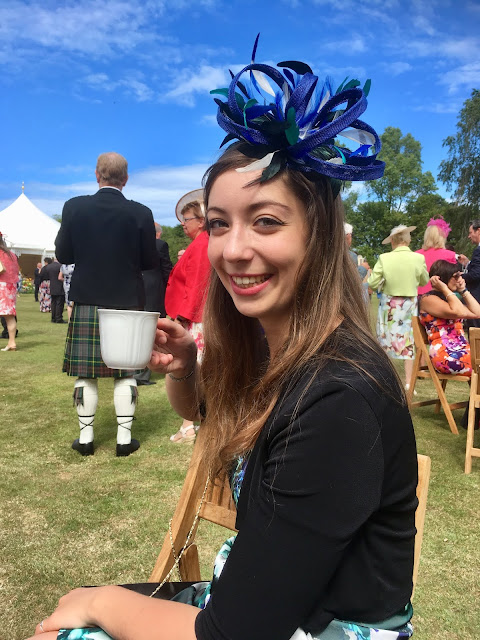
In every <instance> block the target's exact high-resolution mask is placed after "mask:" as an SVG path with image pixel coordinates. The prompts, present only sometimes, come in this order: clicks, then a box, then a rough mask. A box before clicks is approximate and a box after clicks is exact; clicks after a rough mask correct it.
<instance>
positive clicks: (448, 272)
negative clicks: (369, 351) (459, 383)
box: [419, 260, 480, 374]
mask: <svg viewBox="0 0 480 640" xmlns="http://www.w3.org/2000/svg"><path fill="white" fill-rule="evenodd" d="M459 269H460V265H459V264H452V263H451V262H447V261H446V260H437V261H436V262H434V263H433V264H432V267H431V269H430V283H431V285H432V291H429V292H428V293H425V294H424V295H423V296H422V297H421V298H420V304H419V310H420V314H419V317H420V322H421V323H422V324H423V326H424V327H425V330H426V332H427V336H428V341H429V343H430V347H429V353H430V358H431V360H432V363H433V366H434V367H435V369H436V370H437V371H439V372H440V373H461V374H467V373H471V371H472V363H471V359H470V345H469V344H468V340H467V338H466V337H465V333H464V331H463V322H462V320H464V319H465V318H478V317H480V304H479V303H478V302H477V301H476V300H475V298H474V297H473V296H472V294H471V293H470V292H469V291H468V290H467V288H466V286H465V280H464V279H463V277H462V274H461V273H460V270H459ZM457 293H459V294H460V295H461V296H462V300H460V299H459V298H458V296H457V295H456V294H457Z"/></svg>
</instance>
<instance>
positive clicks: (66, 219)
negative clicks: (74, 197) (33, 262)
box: [55, 202, 75, 264]
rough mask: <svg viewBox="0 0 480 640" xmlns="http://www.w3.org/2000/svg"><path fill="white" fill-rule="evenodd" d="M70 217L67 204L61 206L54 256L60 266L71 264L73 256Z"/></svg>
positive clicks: (73, 259)
mask: <svg viewBox="0 0 480 640" xmlns="http://www.w3.org/2000/svg"><path fill="white" fill-rule="evenodd" d="M69 223H70V215H69V210H68V202H66V203H65V204H64V205H63V211H62V223H61V225H60V229H59V231H58V234H57V237H56V239H55V255H56V256H57V260H58V261H59V262H60V263H61V264H73V263H74V262H75V256H74V251H73V243H72V236H71V233H70V228H69Z"/></svg>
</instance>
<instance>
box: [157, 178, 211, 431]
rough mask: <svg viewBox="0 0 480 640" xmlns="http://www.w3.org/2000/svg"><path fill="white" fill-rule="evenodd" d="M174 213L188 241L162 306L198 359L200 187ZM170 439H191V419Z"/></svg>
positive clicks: (202, 271) (202, 273)
mask: <svg viewBox="0 0 480 640" xmlns="http://www.w3.org/2000/svg"><path fill="white" fill-rule="evenodd" d="M175 214H176V216H177V218H178V220H179V221H180V223H181V225H182V227H183V231H184V233H185V234H186V235H187V236H188V237H189V238H191V240H192V243H191V244H189V245H188V247H187V248H186V249H185V251H184V253H183V254H182V255H181V256H180V257H179V260H178V262H177V264H176V265H175V266H174V267H173V269H172V271H171V273H170V277H169V279H168V283H167V290H166V292H165V309H166V311H167V314H168V315H169V316H170V317H171V318H172V319H173V320H176V321H177V322H179V323H180V324H181V325H182V326H183V327H185V329H187V331H188V332H189V333H190V334H191V335H192V337H193V339H194V340H195V342H196V344H197V349H198V351H197V354H198V360H199V361H200V359H201V356H202V351H203V329H202V313H203V305H204V302H205V297H206V292H207V288H208V279H209V276H210V262H209V260H208V255H207V248H208V234H207V232H206V231H205V210H204V205H203V189H196V190H195V191H190V192H189V193H186V194H185V195H184V196H183V197H182V198H180V200H179V201H178V204H177V206H176V208H175ZM170 440H171V441H172V442H176V443H181V442H193V441H194V440H195V428H194V424H193V422H191V421H189V420H184V421H183V424H182V426H181V427H180V429H179V430H178V431H177V433H175V434H174V435H173V436H171V437H170Z"/></svg>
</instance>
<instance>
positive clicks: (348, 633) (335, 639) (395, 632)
mask: <svg viewBox="0 0 480 640" xmlns="http://www.w3.org/2000/svg"><path fill="white" fill-rule="evenodd" d="M247 464H248V455H247V456H243V457H239V458H238V460H237V463H236V466H235V469H234V470H233V472H232V474H231V476H230V486H231V489H232V496H233V500H234V502H235V504H236V505H237V504H238V499H239V497H240V490H241V488H242V482H243V478H244V476H245V471H246V468H247ZM235 538H236V536H232V537H231V538H228V540H226V541H225V542H224V543H223V545H222V547H221V549H220V551H219V553H218V554H217V557H216V559H215V564H214V568H213V577H212V581H211V582H197V583H196V584H194V585H192V586H191V587H187V589H184V590H183V591H181V592H180V593H179V594H178V595H177V596H175V598H173V600H178V601H180V602H188V604H192V605H194V606H196V607H198V608H199V609H204V608H205V607H206V606H207V604H208V601H209V600H210V597H211V594H212V593H213V591H214V590H215V586H216V583H217V582H218V579H219V578H220V575H221V573H222V570H223V567H224V566H225V563H226V561H227V559H228V555H229V553H230V551H231V550H232V547H233V545H234V542H235ZM186 592H190V593H189V595H188V596H186V595H185V593H186ZM412 615H413V609H412V605H411V604H410V603H408V604H407V605H406V606H405V608H404V610H403V611H401V612H399V613H398V614H397V615H396V616H393V617H392V618H389V619H388V620H384V621H383V622H382V626H383V627H384V628H379V627H378V626H376V627H373V626H369V625H366V624H361V623H357V622H348V621H345V620H337V619H334V620H332V622H330V624H329V625H328V626H327V627H326V628H325V629H324V630H323V631H321V632H320V633H318V634H317V633H314V634H311V633H307V632H305V631H303V630H302V629H300V628H299V629H297V630H296V631H295V633H294V634H293V636H292V637H291V638H290V640H403V639H405V638H411V637H412V635H413V627H412V625H411V624H410V619H411V617H412ZM62 634H63V635H62ZM72 634H74V635H72ZM75 634H76V635H75ZM95 634H103V635H95ZM57 640H113V639H112V638H111V637H110V636H109V635H107V634H106V633H105V632H104V631H102V630H101V629H70V630H68V629H61V630H60V631H59V633H58V636H57Z"/></svg>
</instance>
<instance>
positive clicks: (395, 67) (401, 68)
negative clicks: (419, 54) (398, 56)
mask: <svg viewBox="0 0 480 640" xmlns="http://www.w3.org/2000/svg"><path fill="white" fill-rule="evenodd" d="M382 67H383V69H384V70H385V71H387V72H388V73H390V74H391V75H392V76H399V75H400V74H401V73H406V72H407V71H411V70H412V69H413V67H412V65H411V64H409V63H408V62H385V63H383V64H382Z"/></svg>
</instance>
